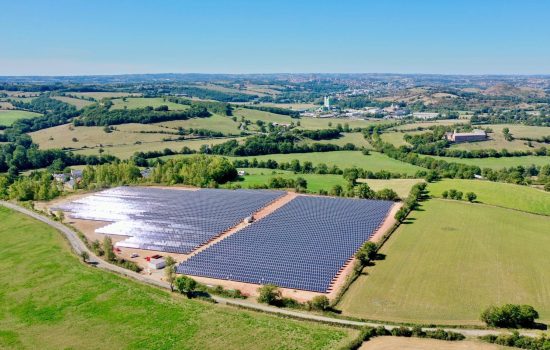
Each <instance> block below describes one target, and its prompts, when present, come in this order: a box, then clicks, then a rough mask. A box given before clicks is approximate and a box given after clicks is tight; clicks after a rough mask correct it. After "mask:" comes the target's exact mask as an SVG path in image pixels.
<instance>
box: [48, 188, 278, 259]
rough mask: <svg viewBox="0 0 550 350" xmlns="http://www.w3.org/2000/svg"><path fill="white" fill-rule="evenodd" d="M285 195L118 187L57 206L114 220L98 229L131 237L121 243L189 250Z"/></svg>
mask: <svg viewBox="0 0 550 350" xmlns="http://www.w3.org/2000/svg"><path fill="white" fill-rule="evenodd" d="M283 194H284V192H282V191H252V190H221V189H201V190H196V191H189V190H176V189H160V188H153V187H117V188H113V189H109V190H105V191H101V192H98V193H95V194H93V195H90V196H88V197H84V198H81V199H78V200H75V201H73V202H70V203H68V204H64V205H60V206H59V207H58V208H56V209H59V210H64V211H67V212H70V216H71V217H73V218H77V219H85V220H97V221H106V222H112V224H110V225H107V226H105V227H102V228H100V229H97V230H96V232H99V233H106V234H113V235H124V236H130V238H128V239H126V240H124V241H122V242H119V243H117V245H118V246H121V247H131V248H139V249H151V250H160V251H165V252H173V253H183V254H187V253H189V252H191V251H192V250H193V249H195V248H196V247H198V246H200V245H202V244H204V243H206V242H208V241H209V240H210V239H212V238H214V237H215V236H217V235H219V234H220V233H222V232H224V231H226V230H228V229H230V228H232V227H234V226H235V225H237V224H238V223H239V222H241V221H243V220H244V219H245V218H246V217H248V216H250V215H252V214H253V213H254V212H256V211H258V210H260V209H262V208H263V207H265V206H266V205H268V204H269V203H270V202H272V201H274V200H275V199H277V198H278V197H280V196H282V195H283Z"/></svg>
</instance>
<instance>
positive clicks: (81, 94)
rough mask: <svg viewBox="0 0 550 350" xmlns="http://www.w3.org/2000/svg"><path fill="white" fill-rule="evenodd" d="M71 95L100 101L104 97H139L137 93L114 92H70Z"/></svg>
mask: <svg viewBox="0 0 550 350" xmlns="http://www.w3.org/2000/svg"><path fill="white" fill-rule="evenodd" d="M71 95H74V96H78V97H91V98H93V99H96V100H101V99H102V98H106V97H113V98H114V97H127V96H141V94H139V93H129V92H114V91H112V92H111V91H104V92H72V93H71Z"/></svg>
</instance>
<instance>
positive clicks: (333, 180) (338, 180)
mask: <svg viewBox="0 0 550 350" xmlns="http://www.w3.org/2000/svg"><path fill="white" fill-rule="evenodd" d="M239 170H244V171H245V172H246V175H245V176H243V177H242V181H236V182H232V183H228V184H226V187H229V186H231V185H235V184H239V185H240V186H241V187H242V188H249V187H253V186H257V185H264V184H268V183H269V179H271V178H273V177H282V178H285V179H297V178H298V177H301V178H303V179H305V180H306V181H307V191H308V192H310V193H319V190H325V191H330V190H331V189H332V188H333V187H334V186H336V185H340V186H342V187H343V188H345V187H346V183H347V182H346V180H345V179H344V177H343V176H342V175H331V174H326V175H320V174H294V173H293V172H291V171H283V170H272V169H263V168H246V169H239Z"/></svg>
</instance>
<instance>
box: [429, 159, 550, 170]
mask: <svg viewBox="0 0 550 350" xmlns="http://www.w3.org/2000/svg"><path fill="white" fill-rule="evenodd" d="M430 157H433V158H435V159H441V160H444V161H446V162H449V163H462V164H467V165H475V166H478V167H480V168H481V169H484V168H490V169H502V168H509V167H515V166H520V165H521V166H524V167H527V166H530V165H532V164H534V165H538V166H543V165H547V164H550V157H545V156H523V157H500V158H454V157H438V156H430Z"/></svg>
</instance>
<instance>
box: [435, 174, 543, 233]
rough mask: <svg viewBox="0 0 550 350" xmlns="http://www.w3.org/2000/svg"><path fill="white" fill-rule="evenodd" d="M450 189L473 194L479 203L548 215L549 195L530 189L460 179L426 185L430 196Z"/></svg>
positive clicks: (500, 183)
mask: <svg viewBox="0 0 550 350" xmlns="http://www.w3.org/2000/svg"><path fill="white" fill-rule="evenodd" d="M451 188H454V189H455V190H458V191H462V192H463V193H466V192H474V193H475V194H476V195H477V201H478V202H481V203H485V204H490V205H496V206H500V207H505V208H511V209H517V210H522V211H527V212H530V213H535V214H542V215H550V193H548V192H544V191H542V190H537V189H535V188H532V187H527V186H520V185H513V184H506V183H502V182H490V181H480V180H460V179H446V180H442V181H438V182H435V183H430V184H429V185H428V190H429V191H430V195H432V196H436V197H441V193H443V191H445V190H449V189H451ZM549 229H550V228H549Z"/></svg>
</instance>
